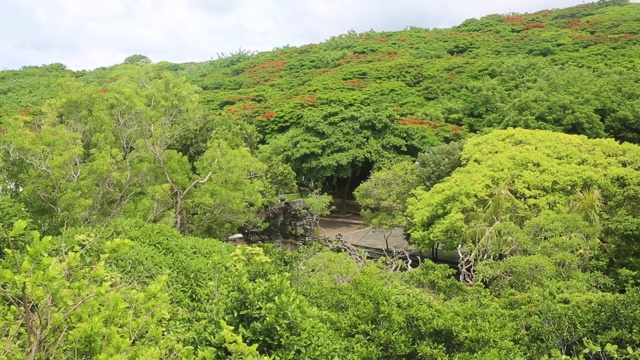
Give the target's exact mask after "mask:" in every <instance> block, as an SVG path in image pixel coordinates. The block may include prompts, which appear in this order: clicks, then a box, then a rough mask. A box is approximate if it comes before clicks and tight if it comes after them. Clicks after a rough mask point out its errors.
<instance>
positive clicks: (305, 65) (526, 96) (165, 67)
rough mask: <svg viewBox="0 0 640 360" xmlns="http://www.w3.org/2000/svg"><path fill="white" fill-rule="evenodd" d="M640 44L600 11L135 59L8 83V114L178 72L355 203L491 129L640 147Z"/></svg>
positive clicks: (43, 70) (624, 23) (623, 10)
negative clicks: (424, 154)
mask: <svg viewBox="0 0 640 360" xmlns="http://www.w3.org/2000/svg"><path fill="white" fill-rule="evenodd" d="M619 3H622V5H618V4H619ZM639 34H640V5H639V4H636V3H626V4H625V2H624V1H623V2H619V1H600V2H598V3H590V4H584V5H580V6H576V7H572V8H567V9H558V10H546V11H540V12H537V13H533V14H511V15H490V16H486V17H483V18H481V19H469V20H467V21H465V22H463V23H462V24H460V25H459V26H456V27H454V28H451V29H431V30H429V29H421V28H410V29H407V30H404V31H398V32H384V33H377V32H373V31H371V32H367V33H361V34H356V33H348V34H344V35H340V36H336V37H334V38H331V39H329V40H327V41H326V42H323V43H321V44H310V45H306V46H302V47H286V48H280V49H275V50H274V51H271V52H264V53H259V54H252V53H250V52H246V51H239V52H238V53H235V54H231V55H228V56H226V57H222V58H220V59H218V60H212V61H209V62H205V63H187V64H171V63H165V62H161V63H157V64H147V63H146V62H140V61H136V60H139V59H138V58H137V57H135V56H132V57H130V58H129V59H128V61H126V62H125V63H124V64H122V65H116V66H112V67H109V68H100V69H96V70H95V71H91V72H70V71H66V70H65V69H64V66H62V65H60V64H53V65H48V66H42V67H29V68H25V69H23V70H20V71H3V72H1V73H0V111H2V112H3V113H4V112H8V113H15V112H26V111H36V113H37V108H38V107H39V106H40V105H42V104H43V103H44V102H45V101H46V100H47V99H49V98H53V97H55V96H57V95H58V94H59V92H60V88H59V87H58V86H56V85H55V84H56V79H58V78H61V77H73V78H76V79H78V80H80V81H81V82H85V83H88V84H91V85H93V86H97V87H100V88H105V89H109V86H110V84H111V83H112V82H113V80H114V79H119V78H123V77H125V78H126V77H127V76H131V74H133V73H135V72H137V71H141V69H140V68H145V69H144V72H145V73H147V74H150V75H149V76H153V75H151V74H159V73H161V72H164V71H169V72H172V73H175V74H176V75H178V76H186V77H187V79H188V80H189V81H190V82H191V83H193V84H195V85H197V86H199V87H201V88H202V89H203V91H202V93H201V97H200V101H201V103H202V104H204V105H205V107H206V109H207V110H208V111H210V113H211V114H212V115H213V116H216V117H219V118H224V119H227V120H229V119H231V120H241V121H245V122H248V123H250V124H252V125H254V126H256V128H257V130H258V131H259V133H260V135H261V137H262V140H260V143H265V142H267V143H268V142H285V143H287V144H289V145H290V146H285V148H284V149H282V155H283V156H284V158H285V159H286V162H287V163H289V164H290V165H291V166H293V168H294V170H295V171H296V173H297V175H298V180H299V181H300V182H302V183H306V184H309V183H311V182H313V183H324V184H325V185H326V186H330V185H331V184H333V185H331V187H332V188H333V189H334V190H333V191H338V190H339V189H342V188H343V187H345V186H346V187H347V188H348V189H349V191H350V190H352V189H353V188H354V186H353V183H354V181H355V183H357V182H359V181H361V180H362V179H364V178H366V176H367V175H368V174H369V172H370V171H371V169H378V168H382V167H386V166H388V164H389V163H390V162H391V163H392V162H395V161H396V160H397V157H398V156H399V155H400V156H411V157H415V156H416V155H417V153H418V152H419V151H421V150H422V149H423V148H424V147H425V146H427V145H435V144H437V143H440V142H443V141H445V142H448V141H452V140H456V139H460V138H462V137H464V136H465V134H467V133H474V132H479V131H483V130H485V129H487V128H506V127H511V126H515V127H524V128H532V129H548V130H554V131H562V132H566V133H570V134H585V135H587V136H589V137H613V138H615V139H618V140H621V141H630V142H635V143H637V142H640V135H638V134H640V114H639V113H638V108H640V104H639V103H638V101H640V100H638V99H639V98H640V90H639V89H640V86H638V85H639V84H640V75H638V72H637V71H636V69H637V68H638V67H639V66H640V35H639ZM142 58H144V57H142ZM345 123H348V124H349V126H343V127H336V126H334V125H335V124H342V125H344V124H345ZM342 125H340V126H342ZM301 132H302V133H303V134H301ZM327 137H332V138H334V141H337V142H338V143H327V142H326V138H327ZM369 139H379V141H378V142H377V143H375V144H371V142H370V141H369ZM200 141H206V140H200ZM302 142H304V143H305V144H310V146H298V145H299V144H301V143H302ZM304 148H307V150H305V149H304ZM317 149H319V151H316V150H317ZM356 150H358V151H356ZM318 154H322V157H323V158H322V159H320V158H319V157H318ZM345 156H346V157H345ZM349 178H353V180H354V181H349ZM336 181H337V182H336ZM338 183H339V184H338ZM349 184H351V185H349ZM338 185H340V186H338Z"/></svg>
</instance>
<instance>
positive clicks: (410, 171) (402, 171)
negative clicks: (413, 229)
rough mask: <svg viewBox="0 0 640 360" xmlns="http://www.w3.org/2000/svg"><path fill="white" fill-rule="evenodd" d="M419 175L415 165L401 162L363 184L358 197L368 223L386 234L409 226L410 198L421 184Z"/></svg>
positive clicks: (357, 191)
mask: <svg viewBox="0 0 640 360" xmlns="http://www.w3.org/2000/svg"><path fill="white" fill-rule="evenodd" d="M418 172H419V170H418V167H417V166H416V165H415V164H412V163H410V162H401V163H398V164H396V165H394V166H392V167H391V168H389V169H388V170H383V171H378V172H376V173H374V174H373V175H372V176H371V177H370V178H369V180H367V181H366V182H364V183H362V184H361V185H360V186H359V187H358V188H357V189H356V191H355V192H354V196H355V198H356V200H357V201H358V204H359V205H360V206H361V209H362V210H361V212H362V215H363V216H364V218H365V222H366V223H367V224H369V225H371V226H373V227H375V228H378V229H380V230H385V231H386V230H391V229H393V228H394V227H397V226H403V225H405V223H406V217H405V215H404V212H405V210H406V203H407V198H408V197H409V196H410V194H411V191H412V190H413V189H415V188H416V187H418V186H419V185H420V181H419V175H418Z"/></svg>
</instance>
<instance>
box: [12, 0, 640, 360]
mask: <svg viewBox="0 0 640 360" xmlns="http://www.w3.org/2000/svg"><path fill="white" fill-rule="evenodd" d="M639 34H640V5H638V4H633V3H628V2H627V1H622V0H600V1H598V2H597V3H591V4H583V5H580V6H576V7H572V8H567V9H559V10H550V11H541V12H538V13H534V14H522V15H519V14H511V15H490V16H487V17H484V18H481V19H470V20H467V21H465V22H464V23H462V24H460V25H459V26H456V27H454V28H452V29H431V30H429V29H420V28H409V29H406V30H404V31H399V32H387V33H376V32H373V31H372V32H367V33H361V34H357V33H355V32H350V33H348V34H345V35H341V36H337V37H334V38H332V39H329V40H328V41H326V42H324V43H321V44H317V45H307V46H303V47H299V48H295V47H286V48H281V49H275V50H274V51H271V52H265V53H259V54H254V53H251V52H246V51H239V52H237V53H235V54H231V55H228V56H222V57H220V58H219V59H217V60H212V61H208V62H204V63H189V64H171V63H166V62H160V63H153V62H152V61H151V60H150V59H149V58H147V57H146V56H144V55H139V54H138V55H132V56H130V57H128V58H127V59H125V60H124V62H123V63H122V64H119V65H115V66H112V67H108V68H100V69H96V70H94V71H81V72H73V71H70V70H68V69H66V68H65V66H64V65H62V64H51V65H45V66H41V67H25V68H23V69H21V70H19V71H2V72H0V344H2V345H1V346H0V359H5V358H6V359H21V358H25V357H26V358H29V359H50V358H65V359H66V358H104V359H107V358H115V357H118V358H121V357H124V358H131V359H137V358H141V359H157V358H158V359H159V358H176V359H178V358H180V359H183V358H184V359H228V358H234V359H263V358H264V359H267V358H278V359H279V358H283V359H325V358H326V359H335V358H340V359H543V358H546V359H569V358H572V359H638V358H640V345H639V344H640V333H639V332H638V330H637V329H638V328H640V280H638V279H640V245H639V241H640V147H639V146H638V143H640V135H639V134H640V100H639V99H640V74H639V73H638V71H637V69H638V67H639V66H640V63H639V61H640V60H639V59H640V38H639V36H640V35H639ZM303 188H304V189H303ZM298 190H300V191H301V192H302V191H305V192H307V191H313V192H312V194H313V195H312V197H311V203H310V205H311V206H312V213H313V214H314V215H317V214H320V213H324V212H325V211H326V209H327V204H326V201H324V200H326V198H323V197H321V196H317V193H318V192H325V193H330V194H332V195H334V196H336V197H342V198H343V199H346V198H349V197H351V196H354V197H355V198H356V200H357V201H358V202H359V203H360V205H361V206H362V213H363V215H364V218H365V221H366V222H367V223H369V224H371V225H372V226H374V227H376V228H378V229H380V230H388V229H391V228H394V227H396V226H404V227H405V228H406V230H407V233H408V235H409V236H410V240H411V243H412V244H413V245H415V246H416V247H419V248H421V249H423V250H425V251H429V250H430V249H431V248H432V247H433V246H434V245H437V244H443V246H444V249H448V250H449V251H454V252H458V254H459V257H460V264H459V268H458V269H457V270H455V269H451V268H449V267H448V266H446V265H437V264H434V263H431V262H424V263H422V264H421V265H420V266H419V267H418V268H416V269H412V270H410V271H404V272H393V271H389V268H390V266H388V265H389V262H390V261H393V260H390V259H383V260H382V261H364V262H362V261H360V262H355V261H353V259H352V258H351V257H350V256H349V254H347V253H334V252H331V251H329V250H327V249H325V248H323V247H322V246H320V245H316V246H309V247H305V248H301V249H300V250H298V251H295V252H288V251H283V250H280V249H277V248H275V247H274V246H273V245H270V244H261V245H258V244H254V245H252V246H244V245H243V246H232V245H230V244H228V243H226V242H224V241H219V240H224V239H226V238H227V237H228V236H230V235H232V234H234V233H236V232H239V231H241V232H245V233H246V232H255V231H260V230H262V229H264V228H265V227H266V226H267V225H268V224H267V223H266V222H265V221H264V218H265V215H264V214H265V213H267V212H269V211H270V209H271V208H272V207H273V205H275V204H276V203H277V202H278V201H279V200H278V196H279V195H282V194H287V193H289V194H291V193H293V192H297V191H298ZM289 196H290V195H289Z"/></svg>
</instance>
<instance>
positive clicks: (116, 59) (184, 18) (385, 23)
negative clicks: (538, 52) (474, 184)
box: [0, 0, 584, 70]
mask: <svg viewBox="0 0 640 360" xmlns="http://www.w3.org/2000/svg"><path fill="white" fill-rule="evenodd" d="M583 2H584V1H581V0H314V1H307V0H0V31H1V32H0V33H1V34H2V35H0V70H3V69H19V68H20V67H22V66H23V65H42V64H50V63H54V62H61V63H63V64H65V65H67V66H68V67H69V68H71V69H74V70H79V69H94V68H96V67H100V66H109V65H113V64H117V63H121V62H122V61H123V60H124V59H125V58H126V57H127V56H129V55H133V54H143V55H146V56H148V57H149V58H150V59H151V60H152V61H154V62H157V61H162V60H166V61H171V62H188V61H206V60H209V59H211V58H217V54H218V53H229V52H233V51H237V50H239V49H240V48H242V49H244V50H257V51H265V50H272V49H273V48H274V47H280V46H284V45H295V46H297V45H303V44H308V43H318V42H322V41H324V40H326V39H328V38H330V37H331V36H336V35H340V34H344V33H346V32H347V31H349V30H350V29H353V30H355V31H357V32H362V31H367V30H371V29H373V30H376V31H388V30H402V29H404V28H406V27H408V26H419V27H425V28H434V27H438V28H443V27H450V26H453V25H457V24H459V23H460V22H462V21H463V20H465V19H468V18H473V17H475V18H479V17H482V16H484V15H488V14H495V13H499V14H506V13H510V12H534V11H538V10H543V9H552V8H563V7H568V6H572V5H577V4H581V3H583Z"/></svg>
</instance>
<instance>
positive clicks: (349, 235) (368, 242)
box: [320, 218, 408, 249]
mask: <svg viewBox="0 0 640 360" xmlns="http://www.w3.org/2000/svg"><path fill="white" fill-rule="evenodd" d="M320 227H321V230H320V233H321V234H323V235H324V236H325V237H327V238H329V239H334V238H335V237H336V235H337V234H342V236H343V238H344V239H345V240H346V241H348V242H350V243H352V244H355V245H361V246H368V247H374V248H379V249H384V248H386V246H387V242H388V246H389V247H393V248H396V249H403V248H407V247H408V244H407V241H406V240H405V238H404V229H403V228H395V229H393V231H391V232H385V233H382V232H377V231H375V230H374V229H372V228H370V227H366V226H364V225H362V223H358V222H357V220H351V219H331V218H330V219H321V220H320ZM385 237H387V241H385Z"/></svg>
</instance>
